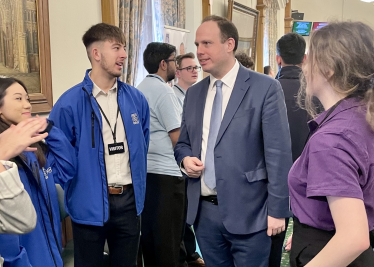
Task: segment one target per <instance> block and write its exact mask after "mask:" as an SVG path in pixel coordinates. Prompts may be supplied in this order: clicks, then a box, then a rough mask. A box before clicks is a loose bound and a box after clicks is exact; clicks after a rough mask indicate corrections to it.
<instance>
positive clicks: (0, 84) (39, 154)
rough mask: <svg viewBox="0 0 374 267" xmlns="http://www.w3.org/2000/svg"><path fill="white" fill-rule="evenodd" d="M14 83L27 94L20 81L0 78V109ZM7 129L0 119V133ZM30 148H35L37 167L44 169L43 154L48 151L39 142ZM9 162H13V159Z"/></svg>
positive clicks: (23, 157) (7, 125)
mask: <svg viewBox="0 0 374 267" xmlns="http://www.w3.org/2000/svg"><path fill="white" fill-rule="evenodd" d="M15 83H18V84H19V85H21V86H22V87H23V89H25V92H26V93H28V92H27V88H26V86H25V84H24V83H23V82H21V81H20V80H18V79H15V78H11V77H1V78H0V107H2V106H3V105H4V97H5V95H6V90H7V89H8V88H9V87H10V86H12V85H13V84H15ZM9 127H10V125H9V124H8V123H7V122H5V121H4V120H3V119H2V118H0V133H2V132H4V131H5V130H7V129H8V128H9ZM31 147H36V148H37V150H36V151H35V152H34V154H35V156H36V158H37V160H38V162H39V166H40V167H44V166H45V164H46V162H47V160H46V158H45V155H44V153H46V152H47V151H48V147H47V145H46V144H45V143H43V142H42V141H40V142H38V143H34V144H32V145H31ZM19 156H20V157H21V159H23V160H26V157H25V155H23V154H20V155H19ZM11 160H12V161H13V159H11ZM19 167H20V166H19Z"/></svg>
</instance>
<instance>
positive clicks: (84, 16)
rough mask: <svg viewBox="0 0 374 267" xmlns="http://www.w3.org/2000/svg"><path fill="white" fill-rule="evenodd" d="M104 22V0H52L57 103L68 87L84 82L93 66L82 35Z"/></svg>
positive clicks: (53, 84) (54, 92)
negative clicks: (88, 70)
mask: <svg viewBox="0 0 374 267" xmlns="http://www.w3.org/2000/svg"><path fill="white" fill-rule="evenodd" d="M100 22H101V1H100V0H79V1H77V0H63V1H61V0H51V1H49V25H50V36H51V61H52V62H51V63H52V90H53V102H54V103H56V101H57V99H58V98H59V97H60V96H61V95H62V94H63V93H64V92H65V91H66V90H67V89H69V88H70V87H72V86H73V85H75V84H77V83H79V82H81V81H82V80H83V78H84V74H85V71H86V69H88V68H90V62H89V61H88V58H87V54H86V50H85V47H84V45H83V43H82V36H83V34H84V33H85V31H87V30H88V28H89V27H90V26H92V25H94V24H97V23H100Z"/></svg>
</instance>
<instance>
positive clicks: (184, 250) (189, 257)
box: [173, 53, 205, 267]
mask: <svg viewBox="0 0 374 267" xmlns="http://www.w3.org/2000/svg"><path fill="white" fill-rule="evenodd" d="M200 70H201V67H200V66H198V65H197V63H196V60H195V55H194V54H193V53H187V54H184V55H180V56H177V72H176V74H175V76H176V77H177V78H178V83H177V84H175V85H174V86H173V89H174V93H175V95H176V96H177V97H178V100H179V103H180V105H181V108H182V109H183V102H184V97H185V96H186V92H187V89H188V88H189V87H191V86H192V85H193V84H195V83H196V81H197V79H198V72H199V71H200ZM186 189H187V179H186ZM186 205H187V193H186ZM186 207H187V206H186ZM186 211H187V210H186ZM195 239H196V238H195V233H194V231H193V230H192V227H191V225H188V224H186V225H185V228H184V236H183V240H182V243H181V257H180V258H181V260H180V261H181V262H184V261H187V263H188V265H189V266H191V267H192V266H205V264H204V260H203V259H202V258H201V256H200V255H199V253H198V252H196V240H195Z"/></svg>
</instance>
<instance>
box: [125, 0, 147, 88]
mask: <svg viewBox="0 0 374 267" xmlns="http://www.w3.org/2000/svg"><path fill="white" fill-rule="evenodd" d="M146 2H147V0H118V11H119V28H120V29H121V30H122V31H123V32H124V33H125V37H126V50H127V55H128V57H127V60H126V62H125V64H124V69H123V75H122V81H124V82H126V83H128V84H130V85H134V81H135V79H136V74H137V66H138V60H139V48H140V43H141V33H142V26H143V20H144V12H145V8H146Z"/></svg>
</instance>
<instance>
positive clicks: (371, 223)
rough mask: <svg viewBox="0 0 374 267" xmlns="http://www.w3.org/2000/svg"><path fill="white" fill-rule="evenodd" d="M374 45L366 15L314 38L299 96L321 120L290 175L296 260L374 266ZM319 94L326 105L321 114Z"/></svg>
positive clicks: (325, 29) (299, 262) (296, 262)
mask: <svg viewBox="0 0 374 267" xmlns="http://www.w3.org/2000/svg"><path fill="white" fill-rule="evenodd" d="M373 51H374V31H373V29H371V28H370V27H369V26H367V25H365V24H363V23H361V22H335V23H329V24H328V25H326V26H325V27H323V28H321V29H319V30H318V31H315V32H314V33H312V35H311V37H310V44H309V49H308V54H307V59H306V61H305V62H304V64H303V74H304V78H303V79H302V87H301V90H300V91H299V95H298V100H299V102H300V103H303V102H304V105H303V106H304V107H305V108H306V110H308V113H309V114H310V115H311V116H313V117H314V120H312V121H310V122H309V128H310V138H309V140H308V141H307V143H306V145H305V148H304V151H303V152H302V154H301V156H300V157H299V158H298V160H296V162H295V163H294V165H293V166H292V168H291V170H290V172H289V179H288V183H289V188H290V197H291V209H292V212H293V214H294V229H293V231H294V233H293V240H292V248H291V254H290V264H291V266H292V267H295V266H306V267H311V266H320V267H323V266H335V267H340V266H350V267H353V266H355V267H358V266H362V267H364V266H374V253H373V249H372V247H370V242H369V231H372V230H373V229H374V192H373V188H374V175H373V174H374V173H373V171H374V169H373V166H374V143H373V140H374V131H373V129H374V54H373ZM312 96H316V97H317V98H318V99H319V100H320V102H321V103H322V105H323V108H324V109H325V111H324V112H322V113H321V114H320V115H318V116H317V117H315V109H314V106H315V105H314V103H313V101H312ZM303 99H305V100H303Z"/></svg>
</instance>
